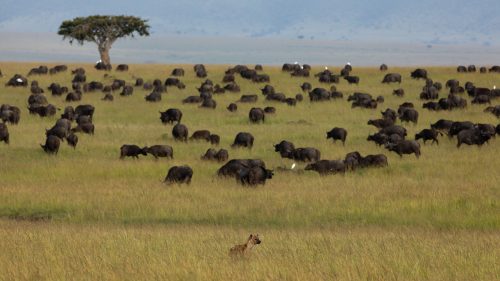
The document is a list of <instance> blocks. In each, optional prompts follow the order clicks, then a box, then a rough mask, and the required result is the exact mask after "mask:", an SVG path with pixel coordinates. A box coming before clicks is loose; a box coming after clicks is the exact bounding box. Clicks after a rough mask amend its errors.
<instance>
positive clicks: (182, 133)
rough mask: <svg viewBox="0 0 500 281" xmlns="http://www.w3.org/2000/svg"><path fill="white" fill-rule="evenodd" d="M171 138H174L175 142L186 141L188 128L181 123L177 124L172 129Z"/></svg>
mask: <svg viewBox="0 0 500 281" xmlns="http://www.w3.org/2000/svg"><path fill="white" fill-rule="evenodd" d="M172 136H173V137H174V139H175V140H181V141H187V138H188V128H187V127H186V126H185V125H183V124H181V123H177V124H176V125H175V126H174V127H173V128H172Z"/></svg>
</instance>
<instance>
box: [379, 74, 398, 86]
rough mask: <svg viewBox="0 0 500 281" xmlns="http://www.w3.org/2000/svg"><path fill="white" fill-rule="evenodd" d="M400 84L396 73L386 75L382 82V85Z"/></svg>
mask: <svg viewBox="0 0 500 281" xmlns="http://www.w3.org/2000/svg"><path fill="white" fill-rule="evenodd" d="M396 82H398V83H399V84H401V74H398V73H387V74H386V75H385V76H384V79H383V80H382V83H396Z"/></svg>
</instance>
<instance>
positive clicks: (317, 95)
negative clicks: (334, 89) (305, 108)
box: [309, 88, 331, 102]
mask: <svg viewBox="0 0 500 281" xmlns="http://www.w3.org/2000/svg"><path fill="white" fill-rule="evenodd" d="M330 98H331V93H330V92H329V91H327V90H326V89H323V88H314V90H312V91H311V92H309V100H310V101H311V102H313V101H325V100H330Z"/></svg>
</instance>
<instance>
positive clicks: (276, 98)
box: [266, 93, 286, 102]
mask: <svg viewBox="0 0 500 281" xmlns="http://www.w3.org/2000/svg"><path fill="white" fill-rule="evenodd" d="M266 100H267V101H279V102H284V101H285V100H286V96H285V95H284V94H283V93H273V94H268V95H267V96H266Z"/></svg>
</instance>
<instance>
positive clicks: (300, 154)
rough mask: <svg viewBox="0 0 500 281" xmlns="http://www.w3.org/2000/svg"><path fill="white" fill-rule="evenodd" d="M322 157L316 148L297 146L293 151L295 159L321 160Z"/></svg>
mask: <svg viewBox="0 0 500 281" xmlns="http://www.w3.org/2000/svg"><path fill="white" fill-rule="evenodd" d="M320 158H321V153H320V151H319V150H317V149H316V148H312V147H303V148H297V149H295V150H294V151H293V159H294V160H297V161H303V162H315V161H319V160H320Z"/></svg>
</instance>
